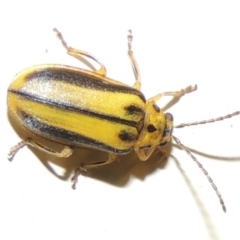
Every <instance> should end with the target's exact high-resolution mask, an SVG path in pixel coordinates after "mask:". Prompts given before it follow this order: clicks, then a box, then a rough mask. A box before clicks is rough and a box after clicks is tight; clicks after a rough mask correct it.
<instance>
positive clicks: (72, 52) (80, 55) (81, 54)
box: [53, 28, 107, 76]
mask: <svg viewBox="0 0 240 240" xmlns="http://www.w3.org/2000/svg"><path fill="white" fill-rule="evenodd" d="M53 31H54V32H55V33H56V34H57V37H58V38H59V39H60V41H61V42H62V45H63V47H64V48H65V49H66V50H67V53H68V54H69V55H71V56H73V57H75V58H77V59H78V60H80V61H81V62H83V63H84V64H85V65H86V66H88V67H89V68H90V69H92V70H93V71H94V72H97V73H98V74H100V75H102V76H106V74H107V71H106V68H105V66H104V64H102V63H101V62H100V61H99V60H98V59H97V58H96V57H94V56H93V55H92V54H90V53H88V52H85V51H82V50H79V49H76V48H72V47H70V46H68V45H67V42H66V41H65V40H64V38H63V35H62V34H61V33H60V32H59V31H58V30H57V29H56V28H54V29H53ZM85 57H87V58H90V59H92V60H93V61H95V62H97V63H98V64H99V65H100V69H98V70H96V68H95V67H94V66H93V65H92V64H91V62H89V61H88V60H87V59H86V58H85Z"/></svg>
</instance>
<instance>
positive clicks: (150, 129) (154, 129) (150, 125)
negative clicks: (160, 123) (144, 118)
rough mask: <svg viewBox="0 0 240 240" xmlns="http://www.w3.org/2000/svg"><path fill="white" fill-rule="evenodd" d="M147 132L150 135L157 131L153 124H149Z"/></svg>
mask: <svg viewBox="0 0 240 240" xmlns="http://www.w3.org/2000/svg"><path fill="white" fill-rule="evenodd" d="M147 130H148V132H149V133H152V132H155V131H156V130H157V129H156V128H155V127H154V126H153V125H152V124H149V125H148V126H147Z"/></svg>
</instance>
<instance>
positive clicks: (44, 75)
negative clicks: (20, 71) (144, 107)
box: [26, 66, 146, 102]
mask: <svg viewBox="0 0 240 240" xmlns="http://www.w3.org/2000/svg"><path fill="white" fill-rule="evenodd" d="M26 79H27V81H31V80H32V79H37V80H38V81H51V80H55V81H61V82H66V83H71V84H73V85H76V86H80V87H83V88H91V89H97V90H102V91H110V92H121V93H129V94H134V95H137V96H138V97H140V99H142V100H143V101H144V102H146V99H145V97H144V95H143V94H142V93H141V92H140V91H138V90H137V89H134V88H132V87H128V86H124V85H118V84H113V83H109V82H107V81H104V80H101V78H100V77H99V78H98V77H94V76H90V75H89V74H87V73H84V72H80V71H79V70H78V69H76V70H75V69H68V68H66V66H65V67H64V66H62V68H60V67H58V68H57V67H50V66H49V67H46V68H44V69H39V70H36V71H34V72H31V73H29V74H28V76H26Z"/></svg>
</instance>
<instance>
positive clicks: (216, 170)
mask: <svg viewBox="0 0 240 240" xmlns="http://www.w3.org/2000/svg"><path fill="white" fill-rule="evenodd" d="M43 2H44V1H39V5H38V4H37V1H24V0H22V1H17V0H15V1H5V2H4V1H2V2H1V3H0V29H1V38H0V48H1V50H0V52H1V54H0V63H1V81H0V83H1V87H0V89H1V94H0V96H1V101H0V103H1V110H2V113H1V131H2V132H1V136H2V138H1V149H2V151H1V157H0V159H1V161H0V194H1V198H0V199H1V200H0V226H1V231H0V239H4V240H13V239H25V240H32V239H34V240H36V239H41V240H42V239H59V240H62V239H64V240H65V239H68V240H72V239H84V240H87V239H105V240H108V239H109V240H110V239H151V240H152V239H164V240H167V239H184V240H188V239H189V240H192V239H194V240H203V239H204V240H205V239H214V240H218V239H226V240H229V239H231V240H235V239H240V231H239V222H240V219H239V218H240V204H239V203H240V194H239V191H238V189H239V185H240V148H239V134H240V117H236V118H234V119H230V120H226V121H224V122H220V123H216V124H209V125H208V126H199V127H191V128H186V129H179V130H175V132H174V135H176V136H177V137H178V138H179V139H180V140H181V141H182V142H183V143H184V144H186V145H187V146H188V147H191V148H193V149H195V150H197V151H200V152H202V153H203V154H206V155H212V156H213V157H212V158H210V157H209V156H206V157H204V156H203V155H202V156H200V155H196V157H197V158H198V160H199V161H201V162H202V164H203V165H204V166H205V168H206V169H207V170H208V171H209V172H210V174H211V176H212V178H213V179H214V181H215V183H216V184H217V186H218V188H219V190H220V192H221V193H222V195H223V198H224V200H225V202H226V206H227V213H226V214H224V213H223V212H222V210H221V207H220V204H219V202H218V199H217V198H216V196H215V193H214V191H212V189H211V186H210V185H209V184H208V182H207V181H206V179H205V177H204V175H203V174H202V173H201V171H200V170H199V169H198V168H197V167H196V166H195V164H194V163H193V162H192V160H191V159H190V158H189V156H187V154H186V153H184V152H182V151H180V150H178V149H176V148H174V149H173V150H172V153H171V156H170V157H169V159H168V162H167V164H166V165H165V166H163V167H155V162H156V161H155V162H154V160H152V161H149V163H145V164H139V165H138V161H137V160H136V159H135V158H136V156H135V155H134V154H131V155H130V156H125V157H123V158H120V161H119V162H116V163H114V164H113V165H112V166H107V167H105V168H102V169H99V170H95V171H91V172H90V173H89V176H88V177H85V176H80V177H79V183H78V185H77V190H76V191H73V190H71V188H70V182H69V181H61V180H60V179H58V178H57V177H55V176H54V175H53V174H52V173H51V172H49V171H48V170H47V169H46V168H45V167H44V166H43V164H46V159H49V158H48V157H47V156H46V155H45V154H40V153H39V152H37V151H34V153H33V152H32V151H31V150H30V149H28V148H24V149H23V150H22V151H20V152H19V153H18V154H17V155H16V157H15V159H14V161H13V162H12V163H9V162H8V160H7V153H8V151H9V149H10V147H11V146H13V145H14V144H16V143H17V142H18V141H19V137H18V135H17V134H16V133H15V131H14V130H13V129H12V127H11V125H10V123H9V121H8V119H7V114H6V92H7V87H8V85H9V83H10V81H11V80H12V78H13V77H14V75H15V74H16V73H17V72H19V71H20V70H22V69H23V68H25V67H28V66H31V65H34V64H41V63H62V64H71V65H75V66H81V64H78V62H77V61H76V60H75V59H73V58H71V57H68V56H67V55H66V54H65V50H64V49H63V48H62V46H61V44H60V43H59V41H58V39H57V38H56V37H55V34H54V32H53V31H52V29H53V28H54V27H57V28H58V29H59V30H60V31H61V32H62V33H63V35H64V36H65V39H66V41H67V42H68V43H69V44H70V45H71V46H73V47H77V48H81V49H83V50H86V51H89V52H91V53H93V54H94V55H95V56H96V57H98V58H99V59H101V61H103V62H104V63H105V65H106V67H107V71H108V76H109V77H111V78H115V79H116V80H120V81H124V82H125V83H129V84H133V74H132V71H131V67H130V64H129V60H128V58H127V54H126V50H127V45H126V34H127V30H128V29H129V28H131V29H132V30H133V35H134V42H133V50H134V52H135V56H136V58H137V60H138V63H139V68H140V71H141V76H142V80H143V87H142V88H143V92H144V94H145V95H146V97H151V96H153V95H154V94H156V93H158V92H163V91H173V90H178V89H181V88H184V87H186V86H188V85H190V84H198V91H197V92H195V93H192V94H189V95H187V96H185V97H184V98H182V100H181V101H179V103H177V104H176V105H175V106H174V107H172V108H171V109H170V110H169V111H170V112H171V113H172V114H173V115H174V119H175V123H176V124H178V123H182V122H192V121H196V120H202V119H208V118H212V117H218V116H221V115H224V114H227V113H231V112H234V111H236V110H239V109H240V107H239V100H240V97H239V86H238V83H239V81H240V70H239V69H240V29H239V26H240V25H239V23H240V14H239V12H240V3H239V1H224V3H223V1H221V2H219V1H205V0H204V1H198V3H197V2H196V1H194V3H193V1H125V3H123V1H118V2H119V3H116V1H89V0H88V1H79V0H78V1H48V3H47V1H46V3H43ZM59 2H61V3H59ZM162 103H163V102H160V103H159V106H160V107H161V106H162ZM98 157H99V153H98V152H94V153H91V152H88V151H86V150H80V151H77V152H76V154H75V156H74V157H73V158H71V159H68V160H61V159H54V158H51V159H52V160H53V161H54V162H55V163H56V164H59V165H60V166H62V167H66V169H67V174H69V172H70V171H72V169H73V168H74V167H75V166H76V165H77V164H78V163H79V161H80V160H84V159H89V158H90V159H92V160H94V159H96V158H98ZM104 157H105V155H101V158H104ZM158 157H159V156H158ZM38 158H40V159H41V161H39V160H38ZM174 159H175V160H177V161H178V162H179V164H180V165H181V168H182V171H184V172H185V175H184V174H183V173H182V172H181V170H180V169H179V168H178V167H177V165H176V161H175V160H174ZM155 160H156V159H155ZM42 163H43V164H42ZM55 169H56V167H55ZM60 170H61V169H60ZM56 171H59V169H58V168H57V169H56ZM129 176H130V177H129ZM96 178H98V179H99V180H96Z"/></svg>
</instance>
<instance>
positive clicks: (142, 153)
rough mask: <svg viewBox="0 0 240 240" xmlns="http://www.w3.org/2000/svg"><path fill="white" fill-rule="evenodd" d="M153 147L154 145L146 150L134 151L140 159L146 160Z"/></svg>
mask: <svg viewBox="0 0 240 240" xmlns="http://www.w3.org/2000/svg"><path fill="white" fill-rule="evenodd" d="M155 149H156V147H153V148H150V149H146V150H141V151H136V153H137V155H138V157H139V159H140V160H141V161H146V160H148V158H149V157H150V156H151V155H152V153H153V152H154V150H155Z"/></svg>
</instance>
